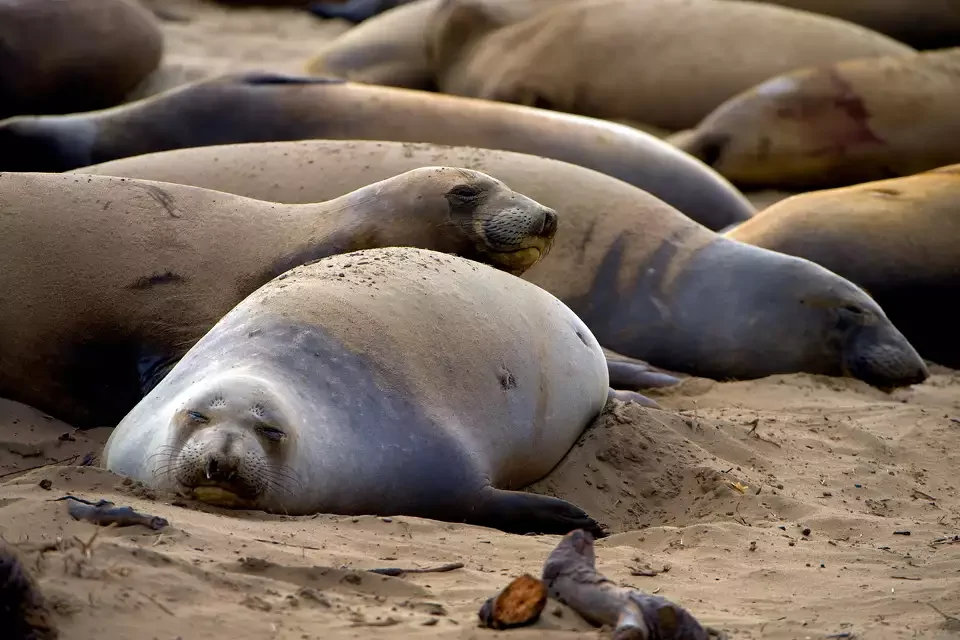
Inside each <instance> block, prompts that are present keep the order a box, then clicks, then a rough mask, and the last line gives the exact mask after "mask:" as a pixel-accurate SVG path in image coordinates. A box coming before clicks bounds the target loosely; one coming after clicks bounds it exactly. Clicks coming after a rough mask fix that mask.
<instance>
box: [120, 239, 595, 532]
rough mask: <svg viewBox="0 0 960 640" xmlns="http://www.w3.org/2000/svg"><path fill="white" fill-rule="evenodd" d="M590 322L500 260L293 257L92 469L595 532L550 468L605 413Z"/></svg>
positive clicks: (198, 487) (228, 490) (329, 507)
mask: <svg viewBox="0 0 960 640" xmlns="http://www.w3.org/2000/svg"><path fill="white" fill-rule="evenodd" d="M608 391H609V385H608V382H607V368H606V361H605V359H604V356H603V352H602V350H601V349H600V345H599V344H598V343H597V340H596V338H595V337H594V336H593V335H592V334H591V333H590V330H589V329H588V328H587V327H586V326H585V325H584V324H583V322H581V321H580V319H579V318H578V317H577V316H576V314H574V313H573V312H572V311H571V310H570V309H569V308H567V307H566V306H565V305H564V304H563V303H561V302H560V301H559V300H557V299H556V298H554V297H553V296H552V295H550V294H549V293H547V292H546V291H544V290H543V289H541V288H539V287H537V286H535V285H532V284H530V283H529V282H525V281H523V280H521V279H519V278H516V277H514V276H511V275H509V274H507V273H503V272H501V271H497V270H495V269H493V268H491V267H488V266H486V265H482V264H478V263H476V262H472V261H469V260H466V259H463V258H459V257H455V256H450V255H446V254H442V253H437V252H434V251H426V250H423V249H413V248H406V247H393V248H384V249H368V250H366V251H358V252H354V253H348V254H345V255H339V256H334V257H331V258H326V259H324V260H320V261H318V262H314V263H313V264H310V265H304V266H300V267H297V268H295V269H292V270H290V271H288V272H287V273H285V274H283V275H281V276H279V277H278V278H277V279H275V280H273V281H271V282H268V283H267V284H265V285H263V286H262V287H260V288H259V289H258V290H257V291H255V292H254V293H252V294H250V295H249V296H248V297H247V298H246V299H245V300H243V302H241V303H239V304H238V305H237V306H236V307H235V308H234V309H232V310H231V311H230V312H229V313H227V314H226V315H225V316H224V317H223V318H222V319H221V320H220V321H219V322H217V324H216V325H214V326H213V328H212V329H210V331H209V332H208V333H207V334H206V335H204V336H203V337H202V338H201V339H200V340H199V341H198V342H197V343H196V345H195V346H194V347H193V348H192V349H190V351H189V352H187V354H186V355H185V356H184V357H183V359H182V360H181V361H180V362H179V363H178V364H177V365H176V366H175V367H174V368H173V369H172V370H171V371H170V373H169V374H168V375H167V376H166V377H165V378H164V379H163V381H162V382H160V384H158V385H157V386H156V387H155V388H154V389H153V390H152V391H151V392H150V393H149V394H148V395H147V396H146V397H144V399H143V400H141V401H140V402H139V403H138V404H137V406H136V407H134V408H133V410H132V411H130V413H129V414H127V416H126V417H124V419H123V420H122V421H121V422H120V424H118V425H117V428H116V429H114V431H113V432H112V433H111V435H110V439H109V440H108V441H107V445H106V447H105V448H104V452H103V461H104V465H105V466H106V468H107V469H109V470H111V471H113V472H115V473H119V474H121V475H124V476H127V477H129V478H133V479H135V480H139V481H141V482H144V483H146V484H147V485H149V486H153V487H157V488H162V489H173V490H177V489H179V490H184V489H186V490H192V491H193V493H194V495H195V496H196V497H197V498H198V499H200V500H205V501H208V502H212V503H214V504H219V505H223V506H230V507H242V508H247V509H251V508H252V509H262V510H266V511H272V512H277V513H285V514H290V515H306V514H312V513H337V514H345V515H361V514H376V515H383V516H387V515H409V516H419V517H425V518H434V519H438V520H445V521H454V522H457V521H459V522H464V521H465V522H468V523H471V524H478V525H483V526H487V527H495V528H498V529H502V530H504V531H510V532H513V533H528V532H535V533H545V534H564V533H567V532H568V531H571V530H573V529H577V528H580V527H586V528H590V529H592V530H594V531H596V532H600V528H599V526H597V523H596V522H594V520H593V519H592V518H590V517H589V516H588V515H587V514H586V513H584V512H583V511H581V510H580V509H579V508H577V507H575V506H573V505H572V504H570V503H568V502H565V501H563V500H558V499H556V498H551V497H548V496H543V495H536V494H531V493H524V492H519V491H513V489H519V488H521V487H524V486H526V485H529V484H531V483H533V482H535V481H536V480H539V479H540V478H542V477H543V476H545V475H546V474H547V473H548V472H549V471H550V470H551V469H553V467H554V466H556V465H557V463H559V462H560V460H561V459H562V458H563V457H564V456H565V455H566V453H567V451H569V450H570V448H571V447H572V446H573V445H574V443H575V442H576V440H577V438H579V437H580V435H581V433H582V432H583V430H584V429H585V428H586V426H587V425H588V424H589V422H590V421H591V420H593V419H594V418H595V417H596V416H597V415H598V414H599V413H600V411H601V410H602V409H603V407H604V405H605V404H606V401H607V394H608Z"/></svg>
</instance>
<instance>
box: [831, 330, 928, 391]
mask: <svg viewBox="0 0 960 640" xmlns="http://www.w3.org/2000/svg"><path fill="white" fill-rule="evenodd" d="M844 369H845V370H846V371H847V372H848V374H849V375H851V376H853V377H854V378H858V379H860V380H863V381H864V382H866V383H867V384H869V385H871V386H874V387H877V388H880V389H895V388H898V387H908V386H910V385H913V384H920V383H921V382H923V381H924V380H926V379H927V378H929V377H930V370H929V369H928V368H927V365H926V363H924V361H923V358H921V357H920V354H919V353H917V350H916V349H914V347H913V345H911V344H910V342H908V341H907V339H906V337H905V336H904V335H903V334H901V333H900V332H899V331H897V329H895V328H894V327H893V325H892V324H887V325H886V326H879V327H865V328H863V329H861V330H860V331H859V332H858V335H856V336H855V337H854V338H853V344H852V345H851V348H850V349H849V350H847V352H846V353H845V354H844Z"/></svg>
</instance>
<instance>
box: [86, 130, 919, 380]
mask: <svg viewBox="0 0 960 640" xmlns="http://www.w3.org/2000/svg"><path fill="white" fill-rule="evenodd" d="M436 162H448V163H451V164H454V165H457V166H466V167H470V168H473V169H476V170H478V171H483V172H485V173H488V174H489V175H492V176H495V177H497V178H499V179H501V180H504V181H506V182H507V183H508V184H510V185H512V186H513V187H514V188H516V189H519V190H521V191H522V192H523V193H524V194H527V195H529V196H530V197H532V198H535V199H536V200H537V201H538V202H541V203H543V204H545V205H547V206H551V207H555V208H557V211H559V212H560V215H561V216H562V218H563V220H562V223H561V224H560V226H559V229H558V231H557V236H556V240H555V242H554V245H555V246H554V249H553V250H552V251H551V254H550V256H549V258H547V259H546V260H542V261H541V262H540V263H538V264H537V265H536V266H534V267H533V268H531V269H530V270H529V271H527V272H525V273H524V274H523V279H525V280H529V281H530V282H533V283H534V284H537V285H539V286H540V287H543V288H544V289H546V290H547V291H549V292H550V293H552V294H553V295H555V296H557V297H558V298H559V299H560V300H562V301H563V302H564V304H566V305H567V306H569V307H570V308H571V309H573V311H574V312H575V313H577V315H579V316H580V317H581V318H582V319H583V321H584V322H585V323H586V324H587V326H588V327H590V330H591V331H592V332H593V333H594V335H595V336H596V337H597V339H598V340H599V341H600V344H602V345H603V346H604V347H606V348H608V349H611V350H613V351H615V352H618V353H620V354H623V355H625V356H628V357H630V358H637V359H641V360H644V361H646V362H648V363H650V364H651V365H653V366H656V367H662V368H663V369H667V370H669V371H677V372H683V373H690V374H695V375H700V376H704V377H709V378H715V379H721V380H723V379H737V378H738V379H747V378H758V377H762V376H767V375H771V374H775V373H794V372H800V371H805V372H809V373H819V374H826V375H837V376H839V375H850V376H854V377H856V378H859V379H861V380H865V381H867V382H869V383H871V384H875V385H876V386H878V387H883V388H886V387H895V386H901V385H909V384H914V383H917V382H922V381H923V380H924V379H925V378H926V377H927V376H928V372H927V370H926V367H925V366H924V364H923V361H922V360H921V359H920V356H919V355H917V352H916V351H915V350H914V348H913V347H912V346H911V345H910V343H909V342H908V341H907V340H906V339H905V338H904V337H903V335H902V334H901V333H900V332H899V331H898V330H897V329H896V328H895V327H894V326H893V325H892V324H891V323H890V321H889V319H887V317H886V316H885V315H884V312H883V310H882V309H881V308H880V307H878V306H877V304H876V302H874V301H873V300H871V299H870V297H869V296H868V295H867V294H866V293H865V292H864V291H863V290H862V289H860V288H859V287H857V286H855V285H854V284H852V283H851V282H849V281H848V280H845V279H844V278H842V277H840V276H838V275H836V274H835V273H832V272H830V271H828V270H827V269H825V268H823V267H821V266H819V265H816V264H814V263H812V262H810V261H808V260H804V259H802V258H796V257H792V256H787V255H784V254H782V253H777V252H774V251H769V250H765V249H761V248H759V247H754V246H751V245H749V244H743V243H740V242H735V241H732V240H728V239H726V238H723V237H721V236H718V235H717V234H715V233H712V232H710V231H709V230H707V229H705V228H703V227H702V226H701V225H698V224H696V223H695V222H693V221H692V220H690V219H689V218H687V217H686V216H684V215H682V214H680V213H679V212H678V211H677V210H676V209H673V208H672V207H670V206H669V205H667V204H665V203H664V202H662V201H661V200H658V199H657V198H654V197H652V196H651V195H650V194H648V193H645V192H643V191H641V190H639V189H636V188H635V187H631V186H630V185H628V184H625V183H623V182H621V181H619V180H615V179H613V178H611V177H609V176H605V175H603V174H600V173H597V172H595V171H590V170H589V169H584V168H583V167H578V166H575V165H571V164H566V163H563V162H557V161H555V160H548V159H546V158H539V157H535V156H529V155H524V154H519V153H509V152H505V151H491V150H484V149H471V148H465V147H441V146H437V145H429V144H400V143H390V142H366V141H350V142H344V141H303V142H282V143H270V144H247V145H230V146H223V147H206V148H198V149H181V150H178V151H168V152H165V153H157V154H153V155H149V156H140V157H136V158H127V159H126V160H119V161H116V162H111V163H107V164H104V165H101V166H99V167H87V168H85V169H83V170H82V171H85V172H92V173H101V174H105V175H126V176H131V177H150V178H153V179H157V180H168V181H170V182H184V183H186V184H195V185H200V186H205V187H208V188H212V189H220V190H223V191H228V192H234V193H242V194H244V195H249V196H253V197H258V198H263V199H269V200H274V201H278V202H304V201H309V200H316V199H324V198H331V197H336V196H337V195H339V194H341V193H346V192H348V191H350V190H351V189H355V188H356V187H357V186H358V185H362V184H364V183H366V182H367V181H369V180H375V179H377V178H379V177H381V176H384V175H391V174H393V173H396V172H399V171H405V170H408V169H411V168H414V167H418V166H422V165H425V164H433V163H436ZM317 175H322V176H323V180H317V178H316V176H317ZM621 384H626V382H625V381H622V380H619V379H618V380H613V385H614V386H620V385H621Z"/></svg>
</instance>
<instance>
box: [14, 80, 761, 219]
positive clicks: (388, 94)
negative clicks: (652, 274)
mask: <svg viewBox="0 0 960 640" xmlns="http://www.w3.org/2000/svg"><path fill="white" fill-rule="evenodd" d="M309 138H336V139H363V140H396V141H399V142H435V143H440V144H464V145H470V146H475V147H485V148H490V147H493V148H504V149H506V150H514V151H520V152H525V153H531V154H534V155H543V156H548V157H553V158H557V159H559V160H567V161H569V162H572V163H574V164H579V165H582V166H586V167H590V168H594V169H597V170H598V171H602V172H604V173H607V174H609V175H612V176H614V177H616V178H620V179H621V180H624V181H626V182H629V183H631V184H634V185H636V186H638V187H640V188H641V189H644V190H646V191H649V192H650V193H652V194H653V195H655V196H657V197H658V198H661V199H663V200H665V201H666V202H668V203H670V204H672V205H673V206H675V207H677V208H678V209H680V210H681V211H683V212H684V213H685V214H687V215H688V216H690V217H691V218H693V219H695V220H697V221H699V222H701V223H702V224H704V225H706V226H707V227H709V228H711V229H713V228H716V229H722V228H723V227H725V226H727V225H729V224H732V223H734V222H738V221H741V220H746V219H747V218H749V217H750V216H751V215H752V214H753V212H754V210H753V206H752V205H751V204H750V202H749V201H748V200H747V199H746V198H745V197H744V196H743V194H741V193H740V192H739V191H737V190H736V189H734V188H733V186H731V185H730V184H729V183H727V181H725V180H724V179H722V178H721V177H720V176H719V175H717V174H716V173H714V172H713V171H711V170H710V169H709V168H707V167H706V166H704V165H703V163H701V162H699V161H698V160H695V159H694V158H691V157H690V156H689V155H687V154H685V153H682V152H680V151H678V150H677V149H676V148H674V147H673V146H671V145H669V144H667V143H666V142H663V141H662V140H658V139H657V138H654V137H653V136H650V135H647V134H645V133H642V132H640V131H637V130H635V129H632V128H630V127H626V126H623V125H616V124H612V123H607V122H603V121H601V120H594V119H592V118H584V117H580V116H573V115H567V114H561V113H554V112H550V111H545V110H542V109H532V108H529V107H521V106H516V105H508V104H502V103H496V102H489V101H487V100H475V99H471V98H459V97H456V96H443V95H438V94H434V93H429V92H424V91H415V90H412V89H400V88H395V87H375V86H370V85H365V84H360V83H350V82H344V81H340V80H330V79H323V78H308V77H297V76H288V75H279V74H231V75H226V76H222V77H220V78H216V79H213V80H207V81H201V82H198V83H195V84H192V85H188V86H186V87H181V88H178V89H173V90H171V91H168V92H166V93H163V94H160V95H157V96H154V97H152V98H149V99H147V100H142V101H140V102H137V103H133V104H129V105H122V106H119V107H115V108H113V109H107V110H104V111H99V112H93V113H88V114H77V115H71V116H62V117H52V116H48V117H45V118H14V119H9V120H6V121H5V122H2V123H0V168H2V169H7V170H11V171H14V170H18V171H27V170H29V171H64V170H67V169H73V168H77V167H83V166H86V165H90V164H95V163H100V162H106V161H108V160H114V159H117V158H123V157H129V156H135V155H140V154H144V153H150V152H152V151H163V150H167V149H176V148H183V147H201V146H206V145H215V144H227V143H234V142H272V141H281V140H303V139H309Z"/></svg>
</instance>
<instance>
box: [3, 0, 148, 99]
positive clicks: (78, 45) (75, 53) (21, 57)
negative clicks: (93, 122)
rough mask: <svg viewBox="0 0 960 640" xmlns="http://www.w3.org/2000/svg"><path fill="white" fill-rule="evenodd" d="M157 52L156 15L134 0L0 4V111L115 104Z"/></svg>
mask: <svg viewBox="0 0 960 640" xmlns="http://www.w3.org/2000/svg"><path fill="white" fill-rule="evenodd" d="M162 54H163V35H162V34H161V32H160V27H159V26H158V25H157V23H156V21H155V19H154V17H153V14H151V13H150V12H149V11H147V10H146V9H144V8H143V7H141V6H140V5H139V4H137V3H136V2H133V1H130V2H128V1H127V0H69V1H67V2H64V1H63V0H13V1H7V2H0V117H2V118H5V117H8V116H12V115H17V114H47V113H58V114H59V113H70V112H74V111H86V110H91V109H102V108H104V107H109V106H113V105H115V104H119V103H120V102H121V101H122V100H123V97H124V95H126V93H127V92H128V91H130V90H131V89H133V88H134V87H135V86H136V85H137V84H138V83H139V82H140V81H142V80H143V79H144V78H146V77H147V76H148V75H149V74H150V72H152V71H153V70H154V69H156V68H157V66H158V65H159V64H160V58H161V56H162Z"/></svg>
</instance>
